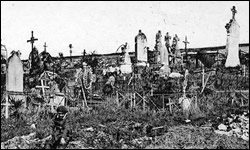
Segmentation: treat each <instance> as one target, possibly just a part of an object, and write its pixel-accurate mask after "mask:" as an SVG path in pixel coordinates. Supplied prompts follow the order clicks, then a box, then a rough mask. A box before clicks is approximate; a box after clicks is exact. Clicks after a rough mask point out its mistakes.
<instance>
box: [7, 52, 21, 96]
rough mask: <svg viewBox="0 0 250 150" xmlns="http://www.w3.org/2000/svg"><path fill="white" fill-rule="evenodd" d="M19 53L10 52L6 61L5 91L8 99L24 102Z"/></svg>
mask: <svg viewBox="0 0 250 150" xmlns="http://www.w3.org/2000/svg"><path fill="white" fill-rule="evenodd" d="M20 55H21V54H20V52H19V51H17V52H16V51H12V55H11V56H10V57H9V59H8V66H7V82H6V83H7V85H6V89H7V92H8V95H9V96H10V97H14V98H15V100H21V99H22V100H25V97H24V95H23V73H24V72H23V63H22V60H21V59H20Z"/></svg>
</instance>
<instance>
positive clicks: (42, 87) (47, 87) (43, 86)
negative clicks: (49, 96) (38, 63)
mask: <svg viewBox="0 0 250 150" xmlns="http://www.w3.org/2000/svg"><path fill="white" fill-rule="evenodd" d="M43 81H44V80H41V86H36V88H41V89H42V92H43V97H45V88H46V89H49V86H45V85H43Z"/></svg>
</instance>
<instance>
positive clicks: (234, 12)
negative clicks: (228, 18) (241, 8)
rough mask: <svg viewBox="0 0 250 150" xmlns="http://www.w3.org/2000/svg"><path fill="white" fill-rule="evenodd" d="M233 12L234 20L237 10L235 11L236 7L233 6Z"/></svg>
mask: <svg viewBox="0 0 250 150" xmlns="http://www.w3.org/2000/svg"><path fill="white" fill-rule="evenodd" d="M231 11H232V15H233V17H232V19H235V18H234V17H235V14H236V13H237V10H236V9H235V6H233V8H232V9H231Z"/></svg>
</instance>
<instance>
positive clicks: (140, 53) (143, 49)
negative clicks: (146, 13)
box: [135, 30, 148, 62]
mask: <svg viewBox="0 0 250 150" xmlns="http://www.w3.org/2000/svg"><path fill="white" fill-rule="evenodd" d="M135 52H136V54H137V60H138V61H145V62H147V61H148V53H147V37H146V35H145V34H144V33H142V32H141V30H139V33H138V35H137V36H136V37H135Z"/></svg>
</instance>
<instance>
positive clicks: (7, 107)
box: [1, 96, 13, 119]
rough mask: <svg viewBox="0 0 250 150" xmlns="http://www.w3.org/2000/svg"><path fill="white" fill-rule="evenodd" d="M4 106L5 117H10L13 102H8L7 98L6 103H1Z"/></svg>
mask: <svg viewBox="0 0 250 150" xmlns="http://www.w3.org/2000/svg"><path fill="white" fill-rule="evenodd" d="M6 97H8V96H6ZM1 105H2V106H5V118H6V119H7V118H9V106H13V104H10V103H9V102H8V98H6V102H5V104H1Z"/></svg>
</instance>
